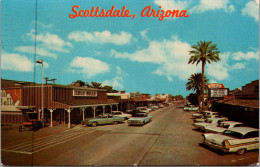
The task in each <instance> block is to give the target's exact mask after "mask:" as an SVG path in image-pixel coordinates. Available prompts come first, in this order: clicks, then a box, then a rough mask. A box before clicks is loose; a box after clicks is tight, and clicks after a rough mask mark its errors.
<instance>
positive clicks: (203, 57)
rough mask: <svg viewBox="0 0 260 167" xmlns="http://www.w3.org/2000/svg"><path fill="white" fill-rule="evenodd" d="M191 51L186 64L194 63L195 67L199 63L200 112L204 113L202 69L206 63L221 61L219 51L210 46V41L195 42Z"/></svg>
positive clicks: (214, 45)
mask: <svg viewBox="0 0 260 167" xmlns="http://www.w3.org/2000/svg"><path fill="white" fill-rule="evenodd" d="M192 49H193V50H191V51H190V55H192V56H191V57H190V59H189V62H188V64H190V63H192V64H194V63H196V65H198V64H199V63H200V62H201V64H202V89H201V93H202V111H204V109H205V104H204V90H205V84H204V75H205V74H204V73H205V72H204V69H205V65H206V63H209V64H210V63H211V62H218V61H220V60H221V59H220V58H219V53H220V51H218V48H217V45H216V44H212V41H209V42H206V41H204V42H202V41H200V42H197V45H193V46H192Z"/></svg>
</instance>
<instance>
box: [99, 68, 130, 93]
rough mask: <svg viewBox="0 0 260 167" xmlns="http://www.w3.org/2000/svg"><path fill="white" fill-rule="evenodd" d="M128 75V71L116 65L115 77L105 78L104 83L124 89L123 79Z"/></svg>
mask: <svg viewBox="0 0 260 167" xmlns="http://www.w3.org/2000/svg"><path fill="white" fill-rule="evenodd" d="M126 76H128V74H127V73H125V72H124V71H123V70H122V69H121V68H120V67H116V76H115V77H113V78H112V79H111V80H105V81H103V83H102V85H103V86H104V85H109V86H112V87H113V88H117V89H123V88H124V85H123V81H124V77H126Z"/></svg>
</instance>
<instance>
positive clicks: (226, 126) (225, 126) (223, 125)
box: [218, 123, 229, 128]
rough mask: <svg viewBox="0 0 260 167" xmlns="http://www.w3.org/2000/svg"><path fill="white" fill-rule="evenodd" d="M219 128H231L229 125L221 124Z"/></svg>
mask: <svg viewBox="0 0 260 167" xmlns="http://www.w3.org/2000/svg"><path fill="white" fill-rule="evenodd" d="M218 126H219V127H222V128H228V127H229V124H227V123H221V124H219V125H218Z"/></svg>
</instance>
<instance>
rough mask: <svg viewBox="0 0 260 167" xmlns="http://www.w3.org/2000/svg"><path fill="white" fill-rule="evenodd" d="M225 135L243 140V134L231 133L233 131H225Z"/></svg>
mask: <svg viewBox="0 0 260 167" xmlns="http://www.w3.org/2000/svg"><path fill="white" fill-rule="evenodd" d="M223 135H226V136H230V137H233V138H237V139H242V138H243V134H241V133H238V132H234V131H231V130H225V131H224V132H223Z"/></svg>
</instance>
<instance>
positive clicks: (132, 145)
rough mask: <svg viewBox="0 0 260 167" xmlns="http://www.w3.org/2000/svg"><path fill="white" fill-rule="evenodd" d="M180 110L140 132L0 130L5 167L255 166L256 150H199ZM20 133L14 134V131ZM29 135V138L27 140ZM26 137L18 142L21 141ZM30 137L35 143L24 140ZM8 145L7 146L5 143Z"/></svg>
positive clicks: (159, 113) (158, 115)
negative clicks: (222, 152)
mask: <svg viewBox="0 0 260 167" xmlns="http://www.w3.org/2000/svg"><path fill="white" fill-rule="evenodd" d="M182 106H183V104H174V105H171V106H168V107H164V108H161V109H158V110H156V111H153V112H151V113H150V115H152V116H153V119H152V122H150V123H148V124H146V125H144V126H128V124H127V123H126V122H125V123H122V124H118V125H102V126H97V127H87V126H83V125H76V126H74V127H73V128H71V129H68V128H65V126H63V127H54V128H53V129H51V128H44V129H41V130H39V131H37V132H32V131H25V132H21V133H22V134H19V133H17V134H18V135H19V136H17V139H16V140H14V142H11V140H12V138H11V137H10V136H8V135H10V133H6V134H5V133H4V132H3V130H2V148H1V149H2V151H1V153H2V163H3V164H4V165H91V166H92V165H113V166H115V165H128V166H132V165H137V166H139V165H170V166H172V165H214V166H220V165H256V164H257V163H258V161H259V160H258V157H259V154H258V150H257V151H250V152H246V153H245V154H244V155H236V154H233V153H230V154H221V153H220V152H217V151H214V150H212V149H209V148H206V147H204V146H201V145H200V143H201V142H202V139H203V137H202V136H201V134H202V133H201V132H199V131H196V130H194V126H193V125H192V123H193V119H192V117H191V115H192V113H194V112H189V111H188V112H187V111H184V110H183V109H182V108H181V107H182ZM17 131H18V130H17ZM32 134H33V136H31V135H32ZM22 135H23V136H25V137H24V138H22V137H21V136H22ZM30 136H31V138H32V137H33V140H26V139H28V138H30ZM7 139H8V140H7Z"/></svg>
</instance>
